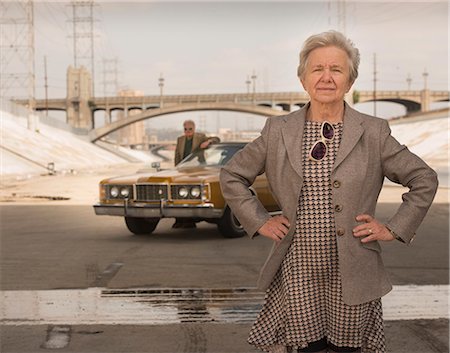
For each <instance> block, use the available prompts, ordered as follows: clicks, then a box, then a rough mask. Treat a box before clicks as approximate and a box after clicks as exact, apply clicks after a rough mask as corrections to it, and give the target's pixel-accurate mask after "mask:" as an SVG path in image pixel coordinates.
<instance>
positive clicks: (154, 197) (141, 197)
mask: <svg viewBox="0 0 450 353" xmlns="http://www.w3.org/2000/svg"><path fill="white" fill-rule="evenodd" d="M168 196H169V195H168V187H167V185H163V184H137V185H136V201H159V200H162V199H164V200H167V199H168Z"/></svg>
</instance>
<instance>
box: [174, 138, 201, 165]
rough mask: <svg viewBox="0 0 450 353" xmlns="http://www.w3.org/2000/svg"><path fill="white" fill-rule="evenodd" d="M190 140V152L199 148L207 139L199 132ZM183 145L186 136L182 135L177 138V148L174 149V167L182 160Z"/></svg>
mask: <svg viewBox="0 0 450 353" xmlns="http://www.w3.org/2000/svg"><path fill="white" fill-rule="evenodd" d="M192 138H193V141H192V152H194V151H195V150H196V149H198V148H200V145H201V144H202V143H203V142H205V141H206V140H207V139H208V137H206V135H205V134H202V133H201V132H195V133H194V136H193V137H192ZM185 143H186V136H184V135H183V136H180V137H178V139H177V147H176V148H175V165H177V164H178V163H180V162H181V161H182V160H183V154H184V145H185Z"/></svg>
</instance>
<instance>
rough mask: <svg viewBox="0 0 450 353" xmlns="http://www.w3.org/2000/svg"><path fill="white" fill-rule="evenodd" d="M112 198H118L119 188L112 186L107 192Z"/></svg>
mask: <svg viewBox="0 0 450 353" xmlns="http://www.w3.org/2000/svg"><path fill="white" fill-rule="evenodd" d="M109 193H110V194H111V196H112V197H117V196H119V188H118V187H117V186H113V187H112V188H111V190H110V191H109Z"/></svg>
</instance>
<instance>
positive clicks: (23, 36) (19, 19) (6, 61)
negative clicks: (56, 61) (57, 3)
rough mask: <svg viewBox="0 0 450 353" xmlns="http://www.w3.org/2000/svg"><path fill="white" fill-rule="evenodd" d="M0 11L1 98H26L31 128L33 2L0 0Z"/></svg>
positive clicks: (32, 107)
mask: <svg viewBox="0 0 450 353" xmlns="http://www.w3.org/2000/svg"><path fill="white" fill-rule="evenodd" d="M0 12H1V22H0V32H1V38H2V40H1V43H0V49H1V50H0V53H1V54H0V55H1V64H0V65H1V66H0V68H1V75H0V83H1V84H0V95H1V97H4V98H10V99H11V98H15V99H19V98H20V99H28V109H29V111H30V116H29V119H28V128H31V127H30V125H31V122H30V119H31V115H32V114H31V113H32V112H33V110H34V106H35V103H34V100H35V59H34V8H33V1H31V0H29V1H0Z"/></svg>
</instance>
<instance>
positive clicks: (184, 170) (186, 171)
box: [138, 166, 220, 184]
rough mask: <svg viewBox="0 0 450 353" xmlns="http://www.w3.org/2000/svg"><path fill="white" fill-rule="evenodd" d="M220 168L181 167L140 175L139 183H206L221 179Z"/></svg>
mask: <svg viewBox="0 0 450 353" xmlns="http://www.w3.org/2000/svg"><path fill="white" fill-rule="evenodd" d="M219 172H220V166H216V167H179V168H175V169H168V170H161V171H159V172H157V173H153V174H151V175H140V177H139V179H138V182H139V183H152V182H158V183H161V182H169V183H177V184H178V183H180V184H181V183H186V184H191V183H206V182H211V181H217V180H218V179H219Z"/></svg>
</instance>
